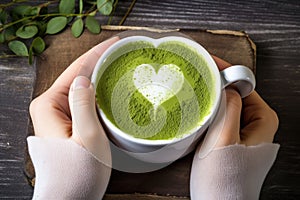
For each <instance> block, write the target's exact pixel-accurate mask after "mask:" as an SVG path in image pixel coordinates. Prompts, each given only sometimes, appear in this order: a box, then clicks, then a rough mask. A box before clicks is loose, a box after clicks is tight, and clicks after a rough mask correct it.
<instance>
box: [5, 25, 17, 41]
mask: <svg viewBox="0 0 300 200" xmlns="http://www.w3.org/2000/svg"><path fill="white" fill-rule="evenodd" d="M15 33H16V30H15V27H13V26H10V27H8V28H6V29H5V30H4V37H5V40H6V41H10V40H13V39H15V38H16V36H15Z"/></svg>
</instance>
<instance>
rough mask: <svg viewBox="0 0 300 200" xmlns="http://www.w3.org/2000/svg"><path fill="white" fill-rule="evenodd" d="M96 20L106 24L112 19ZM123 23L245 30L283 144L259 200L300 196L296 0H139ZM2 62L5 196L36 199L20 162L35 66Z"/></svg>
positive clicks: (0, 156)
mask: <svg viewBox="0 0 300 200" xmlns="http://www.w3.org/2000/svg"><path fill="white" fill-rule="evenodd" d="M7 1H8V0H4V1H2V2H7ZM40 2H45V1H40ZM130 3H131V0H122V1H119V6H118V9H117V11H116V17H114V18H113V21H112V24H117V23H118V22H119V21H120V19H121V18H122V16H123V15H124V14H125V12H126V10H127V7H128V6H129V4H130ZM98 19H99V20H101V23H105V21H106V20H107V19H106V18H103V17H98ZM125 25H129V26H149V27H157V28H167V29H174V28H181V29H197V30H199V29H202V30H204V29H210V30H219V29H227V30H242V31H245V32H246V33H247V34H248V35H249V36H250V38H251V39H252V40H253V41H254V42H255V44H256V45H257V70H256V78H257V90H258V92H259V93H260V94H261V95H262V97H263V98H264V99H265V100H266V101H267V102H268V103H269V104H270V105H271V106H272V107H273V108H274V109H275V110H276V111H277V113H278V115H279V118H280V127H279V130H278V133H277V135H276V137H275V141H276V142H279V143H280V144H281V148H280V151H279V154H278V158H277V160H276V162H275V164H274V166H273V168H272V170H271V171H270V173H269V175H268V177H267V178H266V181H265V183H264V185H263V188H262V192H261V199H263V200H268V199H275V200H277V199H278V200H281V199H300V172H299V169H300V164H299V163H300V156H299V152H300V136H299V134H298V133H299V125H298V124H299V121H300V115H299V113H300V106H299V102H300V81H299V74H300V65H299V63H300V56H299V52H300V40H299V39H300V4H299V1H298V0H289V1H286V0H274V1H271V0H262V1H260V0H248V1H227V0H220V1H210V0H191V1H181V0H164V1H152V0H138V1H137V3H136V5H135V7H134V9H133V10H132V12H131V14H130V16H129V17H128V18H127V20H126V21H125ZM0 66H1V69H0V70H1V72H0V87H1V90H0V94H1V100H0V103H1V104H0V116H1V121H0V124H1V127H0V134H1V135H0V136H1V137H0V143H1V145H0V197H1V198H3V199H6V198H9V199H30V197H31V194H32V189H31V188H30V186H28V184H27V181H26V180H25V179H24V177H23V174H22V170H23V166H22V162H23V149H24V146H25V137H26V133H25V128H26V123H27V119H28V118H27V117H28V111H27V106H28V103H29V99H30V96H31V93H32V88H28V87H26V85H27V84H28V83H32V81H33V79H34V77H33V76H34V75H28V76H27V77H28V79H27V80H26V79H23V80H22V81H25V80H26V81H25V83H27V84H23V82H22V81H21V78H20V77H22V76H24V74H26V73H27V72H28V71H27V70H32V68H30V67H29V66H27V65H26V60H23V59H9V60H3V59H1V60H0ZM11 68H13V70H12V69H11ZM28 81H29V82H28ZM10 83H11V84H10ZM14 83H17V84H14ZM16 91H18V92H16ZM16 102H17V103H16ZM16 105H17V106H16ZM16 121H18V123H16ZM8 143H9V145H8ZM140 187H142V186H140ZM120 189H122V188H120Z"/></svg>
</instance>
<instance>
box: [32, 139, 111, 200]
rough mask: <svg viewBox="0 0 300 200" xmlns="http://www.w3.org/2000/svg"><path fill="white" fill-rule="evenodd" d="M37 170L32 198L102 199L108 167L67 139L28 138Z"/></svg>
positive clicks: (108, 171)
mask: <svg viewBox="0 0 300 200" xmlns="http://www.w3.org/2000/svg"><path fill="white" fill-rule="evenodd" d="M27 142H28V150H29V154H30V157H31V159H32V162H33V166H34V168H35V172H36V181H35V188H34V194H33V199H101V198H102V197H103V195H104V193H105V190H106V187H107V185H108V182H109V178H110V173H111V168H110V167H108V166H106V165H104V164H103V163H101V162H99V161H98V160H97V159H96V158H95V157H94V156H93V155H91V154H90V153H89V152H88V151H87V150H86V149H84V148H83V147H81V146H79V145H78V144H77V143H75V142H74V141H72V140H70V139H60V138H40V137H36V136H30V137H28V138H27Z"/></svg>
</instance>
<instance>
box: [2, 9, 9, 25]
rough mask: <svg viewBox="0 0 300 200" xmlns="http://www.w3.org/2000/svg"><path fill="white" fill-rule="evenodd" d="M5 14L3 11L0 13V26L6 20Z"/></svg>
mask: <svg viewBox="0 0 300 200" xmlns="http://www.w3.org/2000/svg"><path fill="white" fill-rule="evenodd" d="M7 16H8V15H7V12H5V10H2V9H1V11H0V24H5V23H6V20H7Z"/></svg>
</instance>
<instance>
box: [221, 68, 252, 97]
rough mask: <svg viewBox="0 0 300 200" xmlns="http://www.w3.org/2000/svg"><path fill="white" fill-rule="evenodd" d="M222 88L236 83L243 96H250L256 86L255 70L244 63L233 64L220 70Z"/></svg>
mask: <svg viewBox="0 0 300 200" xmlns="http://www.w3.org/2000/svg"><path fill="white" fill-rule="evenodd" d="M220 75H221V80H222V83H223V86H222V89H224V88H225V87H227V86H228V85H234V86H235V87H236V88H237V89H238V91H239V93H240V95H241V97H242V98H244V97H246V96H248V95H249V94H250V93H251V92H252V91H253V90H254V88H255V85H256V81H255V76H254V74H253V72H252V71H251V70H250V69H249V68H248V67H245V66H243V65H233V66H231V67H228V68H226V69H224V70H222V71H221V72H220Z"/></svg>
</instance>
